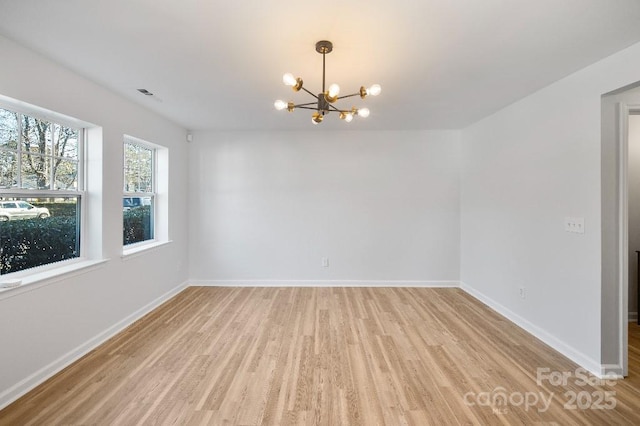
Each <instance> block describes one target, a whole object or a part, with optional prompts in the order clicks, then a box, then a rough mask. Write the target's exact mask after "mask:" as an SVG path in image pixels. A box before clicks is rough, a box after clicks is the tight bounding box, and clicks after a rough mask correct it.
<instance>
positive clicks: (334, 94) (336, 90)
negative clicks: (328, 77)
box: [329, 83, 340, 98]
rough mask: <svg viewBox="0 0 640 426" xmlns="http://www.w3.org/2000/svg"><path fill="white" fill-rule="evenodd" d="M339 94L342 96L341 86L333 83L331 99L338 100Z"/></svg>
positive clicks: (330, 89) (330, 91)
mask: <svg viewBox="0 0 640 426" xmlns="http://www.w3.org/2000/svg"><path fill="white" fill-rule="evenodd" d="M339 94H340V86H338V85H337V84H336V83H333V84H332V85H331V86H329V97H330V98H336V97H338V95H339Z"/></svg>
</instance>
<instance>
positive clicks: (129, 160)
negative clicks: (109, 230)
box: [122, 137, 156, 246]
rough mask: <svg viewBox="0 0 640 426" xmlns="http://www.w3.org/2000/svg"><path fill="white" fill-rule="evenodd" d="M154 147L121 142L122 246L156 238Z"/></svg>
mask: <svg viewBox="0 0 640 426" xmlns="http://www.w3.org/2000/svg"><path fill="white" fill-rule="evenodd" d="M155 206H156V148H155V147H154V146H152V145H151V144H148V143H146V142H143V141H140V140H137V139H135V140H134V139H133V138H130V137H126V138H125V141H124V195H123V198H122V216H123V245H125V246H128V245H131V244H136V243H141V242H145V241H150V240H154V239H155V225H154V224H155V210H156V209H155Z"/></svg>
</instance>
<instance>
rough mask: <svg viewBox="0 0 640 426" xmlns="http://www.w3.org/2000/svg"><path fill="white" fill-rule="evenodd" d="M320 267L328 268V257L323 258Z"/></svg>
mask: <svg viewBox="0 0 640 426" xmlns="http://www.w3.org/2000/svg"><path fill="white" fill-rule="evenodd" d="M322 267H323V268H328V267H329V258H328V257H323V258H322Z"/></svg>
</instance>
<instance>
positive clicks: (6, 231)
mask: <svg viewBox="0 0 640 426" xmlns="http://www.w3.org/2000/svg"><path fill="white" fill-rule="evenodd" d="M78 256H79V244H78V237H77V234H76V218H75V216H73V217H53V216H52V217H50V218H48V219H27V220H12V221H9V222H0V274H8V273H9V272H17V271H22V270H23V269H28V268H33V267H35V266H40V265H46V264H49V263H53V262H59V261H61V260H65V259H73V258H74V257H78Z"/></svg>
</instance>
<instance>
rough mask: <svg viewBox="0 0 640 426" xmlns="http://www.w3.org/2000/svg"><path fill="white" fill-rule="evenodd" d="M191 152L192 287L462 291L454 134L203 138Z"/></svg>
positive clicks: (276, 134)
mask: <svg viewBox="0 0 640 426" xmlns="http://www.w3.org/2000/svg"><path fill="white" fill-rule="evenodd" d="M190 147H191V150H190V155H191V157H190V182H191V184H192V187H191V189H192V193H193V194H194V196H193V197H192V198H191V202H190V204H191V208H190V212H191V216H190V223H191V235H190V261H191V262H190V271H191V278H192V279H193V280H199V281H223V282H227V281H240V282H242V281H250V280H255V281H253V283H254V284H261V283H262V284H269V283H268V282H263V281H264V280H279V282H280V283H281V284H282V280H285V281H286V280H311V281H324V282H326V281H333V282H334V283H340V282H343V281H347V280H353V281H360V282H361V281H366V282H367V283H360V284H370V285H371V284H376V283H371V281H384V282H385V284H386V285H394V284H396V285H398V284H407V283H406V282H405V281H438V282H442V281H458V278H459V143H458V132H454V131H430V132H408V131H390V132H350V131H344V132H331V131H326V130H325V129H322V128H320V126H318V127H317V128H316V127H314V128H312V129H310V130H309V131H305V132H269V133H265V132H229V133H219V132H199V133H195V134H194V142H193V143H192V144H191V145H190ZM196 194H197V195H196ZM322 257H328V258H329V267H328V268H323V267H322V266H321V258H322ZM297 282H298V283H300V281H297ZM351 284H354V285H357V284H359V283H357V282H356V283H351ZM421 284H424V283H421Z"/></svg>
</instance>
